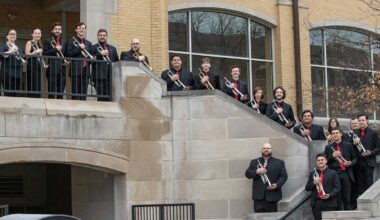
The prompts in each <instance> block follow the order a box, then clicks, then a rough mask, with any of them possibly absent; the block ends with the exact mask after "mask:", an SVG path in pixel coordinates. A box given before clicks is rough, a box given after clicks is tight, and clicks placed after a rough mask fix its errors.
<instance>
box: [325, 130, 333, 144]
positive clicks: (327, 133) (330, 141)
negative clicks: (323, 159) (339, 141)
mask: <svg viewBox="0 0 380 220" xmlns="http://www.w3.org/2000/svg"><path fill="white" fill-rule="evenodd" d="M323 134H324V135H325V138H326V141H327V143H328V144H332V143H333V142H334V140H333V139H332V138H331V140H329V138H328V136H330V132H329V131H328V130H327V129H324V130H323Z"/></svg>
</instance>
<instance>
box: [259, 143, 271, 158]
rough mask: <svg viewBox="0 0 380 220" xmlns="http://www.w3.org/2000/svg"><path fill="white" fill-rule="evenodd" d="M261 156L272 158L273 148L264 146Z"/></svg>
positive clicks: (268, 145)
mask: <svg viewBox="0 0 380 220" xmlns="http://www.w3.org/2000/svg"><path fill="white" fill-rule="evenodd" d="M261 155H262V156H263V157H270V156H272V146H271V145H270V144H264V146H263V147H262V149H261Z"/></svg>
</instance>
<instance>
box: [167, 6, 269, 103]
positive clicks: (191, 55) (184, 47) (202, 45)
mask: <svg viewBox="0 0 380 220" xmlns="http://www.w3.org/2000/svg"><path fill="white" fill-rule="evenodd" d="M272 41H273V40H272V30H271V29H270V28H268V27H266V26H264V25H262V24H259V23H257V22H255V21H253V20H251V19H250V18H245V17H241V16H237V15H232V14H227V13H222V12H214V11H198V10H195V11H181V12H172V13H170V14H169V52H170V54H173V53H175V54H179V55H180V56H181V57H182V61H183V65H184V67H185V68H187V69H190V70H191V71H193V72H194V75H197V74H198V68H199V67H200V59H201V58H202V57H205V56H207V57H210V58H211V60H212V72H214V73H216V74H218V75H220V76H221V77H220V78H221V79H223V77H224V76H228V77H229V76H230V67H231V66H232V65H238V66H240V67H241V70H242V71H241V75H240V77H241V79H242V80H243V81H245V82H247V83H248V85H249V87H250V89H251V91H252V87H256V86H260V87H261V88H263V90H264V92H265V93H266V94H267V96H266V97H267V99H268V100H270V99H271V98H270V97H271V96H270V95H268V94H271V93H272V87H273V55H272V54H273V52H272ZM221 83H224V80H223V81H222V82H221Z"/></svg>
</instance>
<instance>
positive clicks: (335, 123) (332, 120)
mask: <svg viewBox="0 0 380 220" xmlns="http://www.w3.org/2000/svg"><path fill="white" fill-rule="evenodd" d="M333 128H340V125H339V121H338V119H337V118H334V117H333V118H330V119H329V123H328V125H327V131H328V133H327V132H326V139H327V140H328V141H329V142H333V138H332V136H331V131H332V129H333Z"/></svg>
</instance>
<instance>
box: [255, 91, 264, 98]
mask: <svg viewBox="0 0 380 220" xmlns="http://www.w3.org/2000/svg"><path fill="white" fill-rule="evenodd" d="M262 96H263V90H258V91H257V92H256V93H255V99H256V100H261V97H262Z"/></svg>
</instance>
